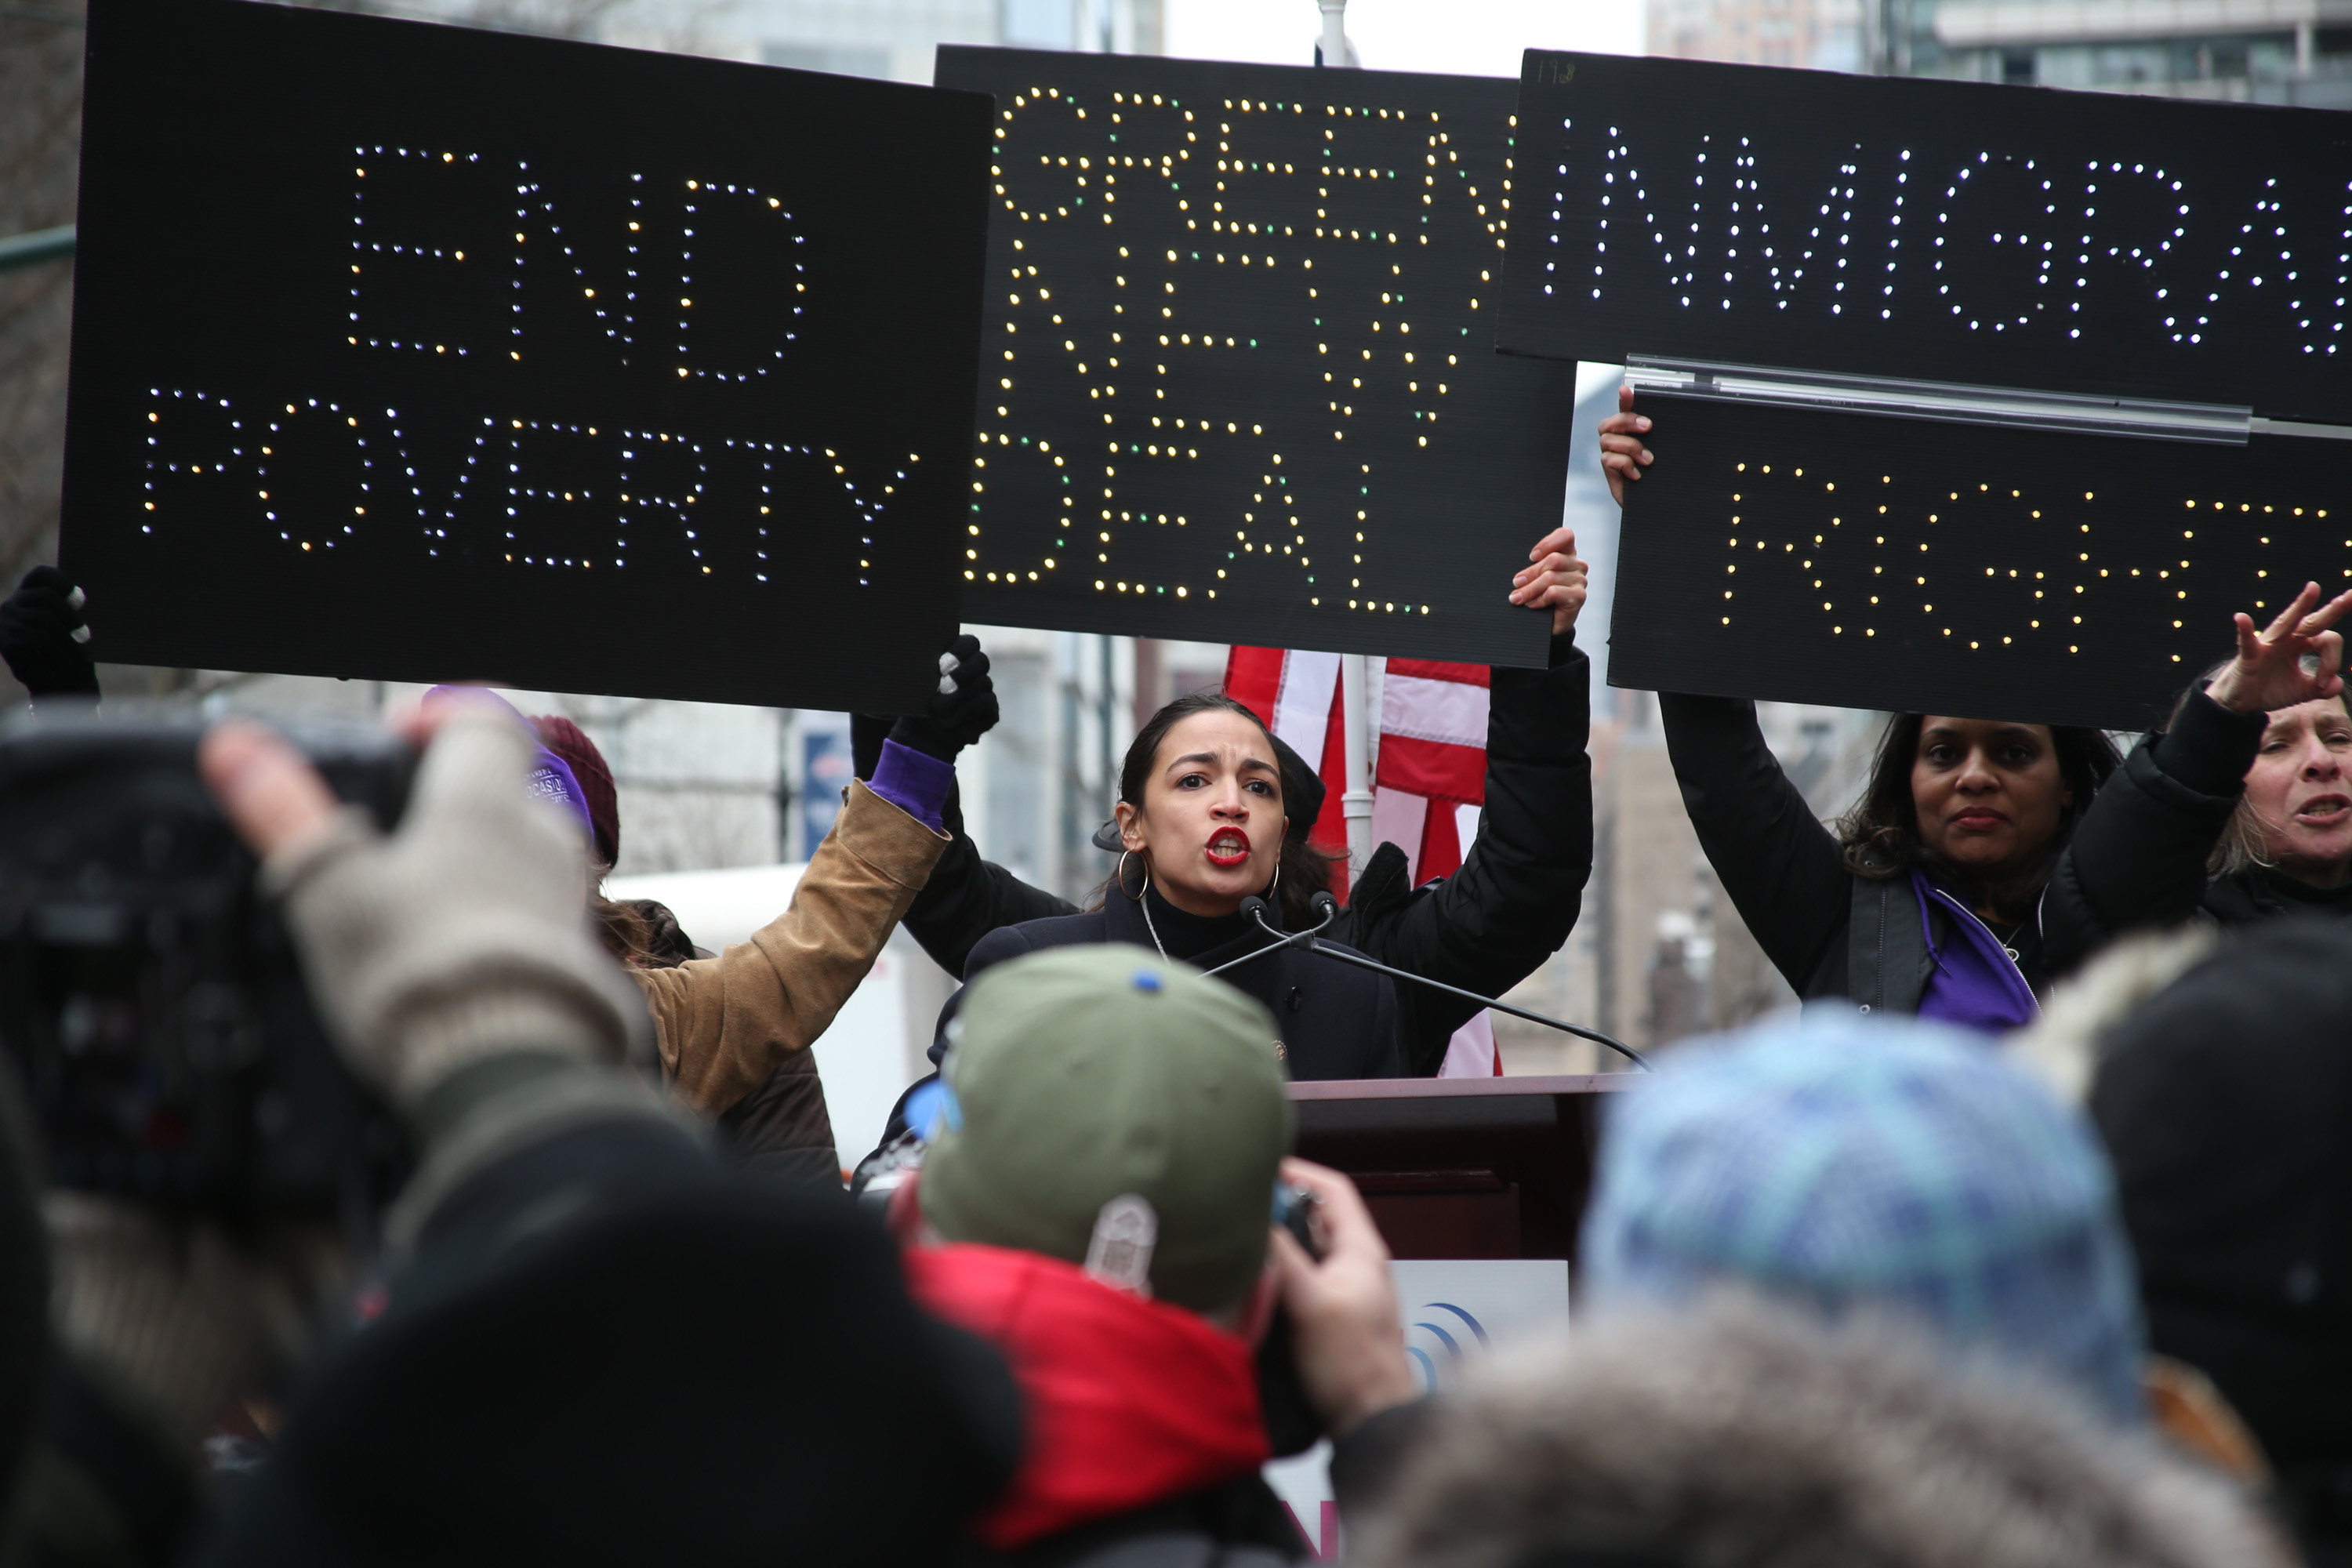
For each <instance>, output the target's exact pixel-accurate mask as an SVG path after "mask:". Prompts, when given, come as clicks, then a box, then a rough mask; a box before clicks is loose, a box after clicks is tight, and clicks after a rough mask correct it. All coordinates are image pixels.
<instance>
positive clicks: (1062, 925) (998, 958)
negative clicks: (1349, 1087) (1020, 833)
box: [950, 889, 1404, 1079]
mask: <svg viewBox="0 0 2352 1568" xmlns="http://www.w3.org/2000/svg"><path fill="white" fill-rule="evenodd" d="M1145 899H1148V900H1150V902H1151V921H1152V926H1156V927H1157V929H1158V931H1159V937H1160V942H1165V943H1166V945H1167V952H1168V956H1170V957H1171V958H1179V959H1181V960H1183V961H1184V962H1185V963H1190V964H1192V965H1193V966H1194V967H1196V968H1200V969H1214V968H1216V967H1217V965H1219V964H1221V963H1229V962H1231V961H1232V960H1234V959H1236V958H1239V957H1241V956H1242V955H1243V954H1244V953H1248V952H1258V951H1259V950H1261V949H1264V948H1269V947H1272V946H1274V944H1275V939H1274V938H1273V937H1270V936H1268V935H1266V934H1265V931H1261V930H1258V929H1257V928H1256V927H1255V925H1245V924H1244V923H1243V922H1242V921H1240V920H1239V919H1238V918H1235V919H1233V920H1230V921H1204V920H1202V919H1201V918H1200V917H1198V916H1194V915H1187V914H1185V913H1184V912H1183V911H1182V910H1177V909H1174V908H1171V906H1170V905H1169V904H1168V902H1167V901H1166V900H1163V899H1161V898H1160V894H1159V891H1158V889H1150V890H1147V891H1146V892H1145V893H1144V895H1143V899H1129V898H1122V897H1120V896H1119V895H1118V892H1117V891H1116V890H1114V891H1113V892H1112V894H1111V896H1110V899H1109V900H1108V902H1107V903H1106V904H1105V905H1104V906H1103V907H1102V908H1101V909H1099V910H1095V911H1094V912H1092V913H1090V914H1077V915H1055V916H1054V917H1053V918H1051V919H1049V920H1042V921H1024V922H1023V923H1021V924H1020V925H1016V926H1006V927H1004V928H1003V930H1001V931H991V932H990V933H989V934H988V935H987V936H986V937H984V938H982V941H981V943H980V945H979V946H977V947H975V948H973V949H972V950H971V963H969V965H967V967H966V969H965V971H964V978H965V981H966V982H967V983H969V982H971V981H974V980H977V979H979V978H980V977H981V975H982V973H986V972H987V971H988V970H990V969H992V968H993V967H994V966H995V965H997V964H1000V963H1007V962H1009V961H1010V960H1013V959H1015V958H1019V957H1020V956H1022V955H1023V954H1024V953H1030V952H1044V951H1045V949H1047V948H1051V947H1068V946H1071V945H1074V944H1076V943H1078V942H1127V943H1129V945H1131V946H1135V947H1139V948H1142V949H1143V950H1144V951H1145V952H1150V951H1152V950H1153V949H1154V948H1155V947H1156V946H1158V945H1159V942H1154V941H1153V935H1152V926H1147V925H1146V924H1145V923H1144V915H1143V900H1145ZM1267 919H1268V921H1270V922H1273V923H1276V924H1277V925H1278V924H1279V921H1276V920H1275V916H1274V912H1273V911H1272V910H1268V911H1267ZM1204 932H1205V933H1209V938H1208V940H1209V944H1208V945H1203V944H1202V942H1201V941H1200V940H1199V937H1198V936H1196V934H1195V933H1204ZM1188 939H1191V940H1188ZM1319 940H1320V939H1319V938H1318V941H1319ZM1217 978H1219V979H1220V980H1223V981H1225V982H1226V983H1227V984H1231V985H1232V986H1234V989H1236V990H1239V991H1243V992H1245V993H1247V994H1250V995H1252V996H1255V997H1256V998H1257V999H1258V1000H1259V1001H1260V1002H1262V1003H1264V1004H1265V1008H1266V1011H1268V1012H1270V1013H1272V1014H1273V1015H1274V1024H1275V1027H1276V1029H1277V1030H1278V1031H1280V1033H1279V1034H1277V1035H1276V1038H1275V1042H1274V1044H1275V1048H1276V1054H1277V1055H1278V1056H1280V1057H1281V1058H1282V1062H1283V1066H1284V1068H1286V1070H1287V1071H1288V1072H1289V1074H1290V1076H1291V1077H1292V1078H1293V1079H1335V1078H1402V1077H1403V1076H1404V1065H1403V1060H1402V1057H1401V1056H1400V1055H1399V1054H1398V1047H1397V1026H1398V1020H1397V998H1396V990H1395V983H1394V982H1393V981H1391V980H1390V979H1389V977H1388V976H1387V975H1385V974H1375V973H1372V972H1371V971H1370V970H1368V969H1358V968H1356V967H1355V966H1354V965H1352V964H1348V963H1341V962H1340V961H1339V960H1338V959H1336V958H1325V957H1322V956H1321V955H1319V954H1316V953H1310V952H1301V951H1299V950H1298V949H1297V948H1286V949H1284V950H1283V951H1281V952H1271V953H1268V954H1267V955H1266V956H1265V957H1264V958H1260V959H1256V960H1254V961H1253V962H1251V963H1244V964H1243V965H1242V966H1241V967H1240V968H1238V969H1234V970H1232V971H1229V972H1228V973H1224V974H1221V975H1219V976H1218V977H1217ZM959 994H961V993H959ZM950 1010H952V1008H950Z"/></svg>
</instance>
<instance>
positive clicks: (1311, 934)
mask: <svg viewBox="0 0 2352 1568" xmlns="http://www.w3.org/2000/svg"><path fill="white" fill-rule="evenodd" d="M1315 903H1316V906H1317V907H1318V909H1320V910H1322V911H1323V919H1322V921H1321V922H1320V923H1318V924H1317V925H1316V926H1314V927H1313V928H1312V929H1310V930H1307V931H1297V932H1292V933H1285V932H1283V931H1276V930H1275V929H1274V928H1273V927H1272V926H1270V925H1268V924H1266V923H1265V910H1266V904H1265V900H1264V899H1261V898H1256V897H1251V898H1247V899H1244V900H1242V909H1243V910H1244V911H1245V912H1246V913H1247V914H1248V915H1249V917H1250V918H1251V919H1252V920H1254V921H1256V922H1257V926H1258V929H1259V930H1260V931H1264V932H1265V934H1266V935H1268V936H1270V937H1273V938H1274V939H1275V940H1274V941H1273V942H1269V943H1268V944H1266V945H1265V946H1264V947H1261V948H1259V949H1258V950H1257V951H1256V952H1245V953H1244V954H1242V955H1241V956H1240V957H1239V958H1236V959H1232V960H1229V961H1228V962H1226V963H1221V964H1219V965H1217V967H1216V968H1214V969H1212V970H1210V971H1208V973H1210V974H1223V973H1224V972H1225V971H1226V970H1228V969H1232V968H1234V967H1236V966H1238V965H1240V964H1244V963H1249V962H1250V961H1251V960H1253V959H1258V958H1264V957H1265V955H1266V954H1267V953H1269V952H1277V951H1279V950H1280V949H1282V948H1286V947H1296V948H1300V949H1303V950H1304V951H1306V952H1319V953H1321V954H1322V955H1323V956H1324V957H1326V958H1336V959H1338V960H1339V962H1340V963H1352V964H1354V965H1355V966H1356V967H1357V968H1359V969H1369V970H1371V971H1372V972H1373V973H1377V974H1385V975H1387V976H1389V977H1390V978H1391V979H1392V980H1410V981H1412V983H1413V984H1416V985H1426V986H1429V987H1430V988H1431V989H1433V990H1436V991H1443V992H1444V993H1446V994H1448V995H1453V996H1459V997H1461V998H1462V999H1463V1000H1464V1001H1465V1002H1475V1003H1477V1004H1478V1005H1480V1006H1482V1007H1492V1008H1493V1009H1495V1011H1496V1012H1498V1013H1508V1014H1509V1015H1510V1016H1512V1017H1514V1018H1525V1019H1526V1020H1528V1022H1529V1023H1531V1024H1541V1025H1543V1026H1545V1027H1546V1028H1550V1029H1558V1030H1559V1031H1560V1032H1561V1033H1563V1034H1570V1035H1574V1036H1575V1037H1578V1038H1579V1039H1583V1040H1591V1042H1592V1043H1593V1044H1595V1045H1600V1046H1607V1047H1609V1048H1610V1049H1611V1050H1612V1051H1615V1052H1616V1053H1617V1054H1618V1055H1619V1056H1622V1057H1623V1058H1625V1059H1626V1060H1627V1061H1630V1062H1632V1063H1633V1065H1634V1066H1635V1067H1637V1068H1641V1069H1642V1070H1643V1072H1655V1071H1656V1070H1657V1069H1656V1068H1653V1067H1652V1066H1651V1065H1650V1064H1649V1061H1648V1059H1647V1058H1644V1057H1643V1055H1642V1053H1641V1052H1639V1051H1637V1050H1635V1049H1634V1048H1633V1047H1631V1046H1629V1045H1627V1044H1625V1043H1624V1042H1623V1041H1622V1040H1612V1039H1611V1038H1610V1037H1608V1036H1606V1035H1604V1034H1602V1033H1601V1031H1600V1030H1598V1029H1587V1028H1583V1027H1580V1026H1578V1025H1575V1024H1563V1023H1561V1022H1560V1021H1559V1019H1558V1018H1547V1017H1545V1016H1543V1015H1542V1014H1541V1013H1531V1012H1529V1011H1528V1009H1526V1008H1525V1007H1514V1006H1513V1005H1510V1004H1509V1003H1508V1002H1497V1001H1496V1000H1495V999H1494V998H1493V997H1491V996H1481V995H1479V994H1477V993H1476V992H1475V991H1465V990H1463V989H1462V987H1460V986H1459V985H1448V984H1445V982H1444V981H1442V980H1432V979H1431V978H1429V976H1427V975H1425V974H1413V973H1409V972H1407V971H1405V970H1402V969H1391V968H1390V967H1389V966H1388V965H1387V964H1385V963H1374V962H1373V961H1372V960H1370V959H1369V958H1366V957H1365V956H1364V955H1363V954H1361V953H1358V952H1345V951H1343V950H1342V949H1339V948H1336V947H1332V946H1329V945H1328V944H1326V943H1324V942H1318V941H1316V940H1315V937H1316V933H1317V932H1318V931H1322V930H1323V929H1324V927H1326V926H1328V925H1329V924H1330V923H1331V922H1332V921H1334V920H1336V919H1338V918H1339V903H1338V901H1337V900H1334V899H1332V898H1331V896H1330V895H1329V894H1328V893H1326V894H1324V895H1322V896H1321V897H1320V898H1318V899H1317V900H1315Z"/></svg>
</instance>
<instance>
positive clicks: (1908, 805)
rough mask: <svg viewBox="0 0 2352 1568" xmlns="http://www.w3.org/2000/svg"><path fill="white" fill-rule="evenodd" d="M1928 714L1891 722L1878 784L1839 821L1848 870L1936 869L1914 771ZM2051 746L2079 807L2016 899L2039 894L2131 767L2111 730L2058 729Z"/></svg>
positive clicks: (1878, 873) (1878, 761) (1874, 775)
mask: <svg viewBox="0 0 2352 1568" xmlns="http://www.w3.org/2000/svg"><path fill="white" fill-rule="evenodd" d="M1926 724H1927V715H1926V714H1924V713H1897V714H1895V716H1894V717H1892V718H1890V719H1889V720H1887V721H1886V732H1885V734H1883V735H1881V736H1880V737H1879V739H1878V754H1877V755H1876V756H1875V757H1874V758H1873V759H1872V761H1871V764H1870V784H1869V787H1868V788H1866V789H1864V791H1863V792H1862V798H1861V799H1860V800H1858V801H1856V802H1854V804H1853V809H1852V810H1851V811H1848V812H1847V813H1846V814H1845V816H1843V817H1842V818H1840V819H1839V822H1838V826H1837V835H1838V838H1839V841H1840V842H1841V843H1843V845H1844V846H1845V865H1846V869H1847V870H1849V871H1852V872H1853V874H1854V875H1855V876H1857V877H1868V878H1872V879H1883V878H1887V877H1899V876H1901V875H1902V874H1903V873H1904V872H1906V871H1908V870H1909V869H1910V868H1912V867H1913V866H1915V865H1919V866H1934V865H1936V864H1937V857H1936V856H1935V854H1934V853H1933V852H1932V851H1931V850H1929V849H1928V848H1927V846H1926V845H1925V844H1923V843H1922V842H1920V838H1919V807H1918V803H1917V801H1916V799H1915V798H1914V796H1913V795H1912V794H1911V769H1912V765H1913V763H1916V761H1917V759H1918V755H1919V731H1921V730H1922V729H1923V728H1924V727H1925V726H1926ZM2050 740H2051V744H2052V747H2053V750H2055V751H2056V752H2057V754H2058V774H2059V777H2060V778H2062V779H2063V780H2064V781H2065V784H2066V787H2067V788H2068V789H2070V790H2072V791H2073V792H2074V804H2073V805H2069V806H2067V807H2066V808H2065V809H2064V810H2063V811H2062V812H2061V813H2059V816H2058V831H2057V832H2056V833H2055V834H2053V836H2052V837H2051V840H2050V847H2049V848H2048V850H2047V851H2046V852H2045V853H2044V855H2043V857H2042V861H2041V863H2040V864H2039V865H2038V866H2036V867H2034V868H2032V871H2031V873H2030V874H2029V875H2027V876H2026V877H2024V878H2023V879H2020V880H2019V881H2018V882H2017V883H2016V884H2015V885H2014V887H2013V889H2011V891H2012V892H2013V893H2017V894H2023V893H2027V892H2038V891H2039V890H2040V889H2041V887H2042V883H2043V882H2045V881H2047V880H2048V879H2049V877H2050V868H2052V867H2053V866H2054V865H2055V864H2057V860H2058V857H2059V855H2060V854H2061V853H2062V852H2063V850H2064V849H2065V847H2066V844H2067V841H2068V840H2070V839H2071V838H2073V837H2074V825H2075V824H2076V823H2079V822H2080V821H2082V820H2083V814H2084V812H2086V811H2088V810H2090V809H2091V801H2092V800H2093V798H2094V797H2095V796H2096V795H2098V793H2099V786H2100V785H2101V784H2105V783H2106V782H2107V776H2108V775H2109V774H2110V773H2114V772H2115V771H2116V767H2117V766H2118V765H2120V764H2121V763H2122V762H2123V758H2122V756H2121V755H2120V754H2119V753H2118V752H2116V743H2115V742H2113V741H2111V740H2109V739H2108V738H2107V732H2106V731H2104V730H2081V729H2072V728H2060V727H2058V726H2055V725H2053V726H2052V727H2051V731H2050Z"/></svg>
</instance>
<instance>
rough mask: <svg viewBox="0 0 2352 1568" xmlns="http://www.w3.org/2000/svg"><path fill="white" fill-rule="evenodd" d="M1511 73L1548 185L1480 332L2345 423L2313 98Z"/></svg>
mask: <svg viewBox="0 0 2352 1568" xmlns="http://www.w3.org/2000/svg"><path fill="white" fill-rule="evenodd" d="M1528 70H1529V75H1528V77H1527V79H1525V80H1524V81H1523V83H1522V91H1521V99H1520V102H1521V105H1522V110H1523V113H1527V114H1529V115H1538V116H1539V118H1537V119H1536V120H1534V121H1532V122H1533V123H1536V124H1538V125H1540V126H1541V127H1542V128H1543V130H1542V135H1543V137H1544V141H1545V146H1544V149H1543V151H1544V154H1545V156H1544V159H1543V163H1541V165H1539V166H1540V167H1542V168H1544V169H1545V170H1546V171H1547V172H1548V173H1549V174H1550V175H1551V178H1550V179H1549V181H1547V182H1546V185H1545V188H1544V190H1543V191H1542V192H1541V193H1540V194H1541V195H1544V196H1548V197H1549V200H1548V201H1546V202H1543V203H1541V204H1540V205H1541V211H1540V212H1539V213H1538V214H1537V215H1536V216H1535V218H1534V220H1533V227H1534V229H1535V233H1534V234H1533V235H1532V236H1531V239H1532V241H1533V243H1532V244H1530V245H1528V246H1526V247H1522V248H1521V249H1520V250H1519V251H1518V252H1517V253H1516V254H1514V255H1513V257H1512V258H1511V264H1512V268H1513V275H1512V281H1511V285H1510V289H1511V292H1510V301H1509V304H1508V306H1507V310H1506V320H1505V324H1504V330H1503V332H1502V334H1501V342H1502V344H1503V346H1504V347H1505V348H1506V349H1507V350H1510V351H1512V352H1517V353H1549V354H1560V355H1567V354H1570V353H1575V354H1577V355H1580V357H1583V358H1587V359H1595V358H1597V359H1604V360H1606V359H1612V358H1615V357H1617V356H1618V355H1620V354H1622V353H1669V354H1676V355H1685V354H1704V355H1706V356H1708V357H1711V358H1714V359H1717V360H1718V361H1720V362H1723V363H1745V364H1777V365H1783V366H1790V367H1798V368H1809V369H1822V370H1834V371H1840V372H1843V373H1847V374H1890V375H1903V376H1925V377H1932V378H1936V379H1944V380H1953V381H1971V382H1980V383H1985V384H2030V385H2032V386H2035V387H2038V388H2045V389H2049V390H2058V391H2069V392H2082V393H2088V394H2093V395H2111V394H2117V393H2121V394H2126V395H2135V396H2150V397H2168V398H2173V399H2190V400H2199V401H2221V402H2228V403H2238V404H2247V405H2253V406H2254V407H2255V408H2256V410H2257V412H2261V413H2263V414H2266V415H2268V416H2273V417H2283V418H2293V419H2310V420H2318V421H2321V422H2341V421H2342V420H2343V419H2344V418H2346V417H2352V384H2347V383H2346V381H2345V378H2344V377H2343V374H2342V373H2341V370H2340V369H2339V368H2337V367H2338V365H2339V364H2340V363H2341V362H2342V361H2344V360H2345V359H2346V358H2347V357H2352V348H2347V346H2346V340H2347V334H2352V135H2347V132H2345V131H2344V129H2343V128H2342V127H2341V126H2339V125H2336V123H2335V120H2336V117H2335V116H2332V115H2328V114H2326V113H2322V112H2319V111H2308V110H2277V111H2273V110H2253V109H2247V108H2239V107H2217V106H2211V105H2201V104H2200V105H2186V104H2180V103H2175V102H2161V103H2159V102H2156V101H2153V100H2137V99H2126V98H2108V97H2105V96H2104V95H2093V94H2064V93H2049V92H2039V93H2036V92H2030V91H2024V90H2020V89H2004V88H1999V87H1991V86H1985V85H1979V84H1966V83H1957V82H1936V81H1919V80H1903V81H1888V80H1877V79H1817V78H1815V77H1807V78H1801V79H1799V78H1791V77H1790V76H1789V74H1788V73H1786V72H1776V71H1759V70H1745V71H1743V70H1741V69H1739V68H1731V67H1718V66H1713V65H1708V64H1704V63H1701V62H1694V61H1664V60H1643V61H1626V60H1608V59H1602V58H1595V57H1589V56H1586V57H1568V56H1559V57H1550V56H1536V55H1531V56H1530V57H1529V61H1528ZM1669 106H1672V107H1671V108H1669ZM2282 116H2284V118H2282ZM2019 342H2024V343H2027V344H2030V345H2032V346H2033V348H2034V349H2035V350H2036V353H2037V357H2036V358H2034V359H2033V360H2032V361H2029V362H2026V363H2022V364H2021V363H2019V362H2018V361H2017V360H2016V359H2015V353H2016V345H2017V344H2018V343H2019Z"/></svg>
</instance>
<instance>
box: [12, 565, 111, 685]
mask: <svg viewBox="0 0 2352 1568" xmlns="http://www.w3.org/2000/svg"><path fill="white" fill-rule="evenodd" d="M81 605H82V592H81V590H80V589H79V588H77V587H75V586H74V583H73V579H72V578H70V577H68V576H67V575H66V574H64V573H62V572H60V571H58V569H57V568H56V567H54V566H36V567H34V568H33V569H32V570H31V571H30V572H27V573H26V574H25V581H24V582H23V583H22V584H19V585H18V586H17V589H16V592H15V593H13V594H11V595H8V597H7V599H6V600H5V602H0V658H5V659H6V660H7V661H8V673H9V674H11V675H13V676H15V677H16V679H17V682H18V683H19V684H20V685H22V686H23V687H24V688H25V689H26V690H27V691H29V692H31V693H32V694H33V700H34V701H36V702H37V701H39V700H41V699H42V698H44V697H96V696H97V695H98V667H97V666H96V665H95V664H92V663H91V662H90V658H89V627H88V626H84V625H83V624H82V618H81Z"/></svg>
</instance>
